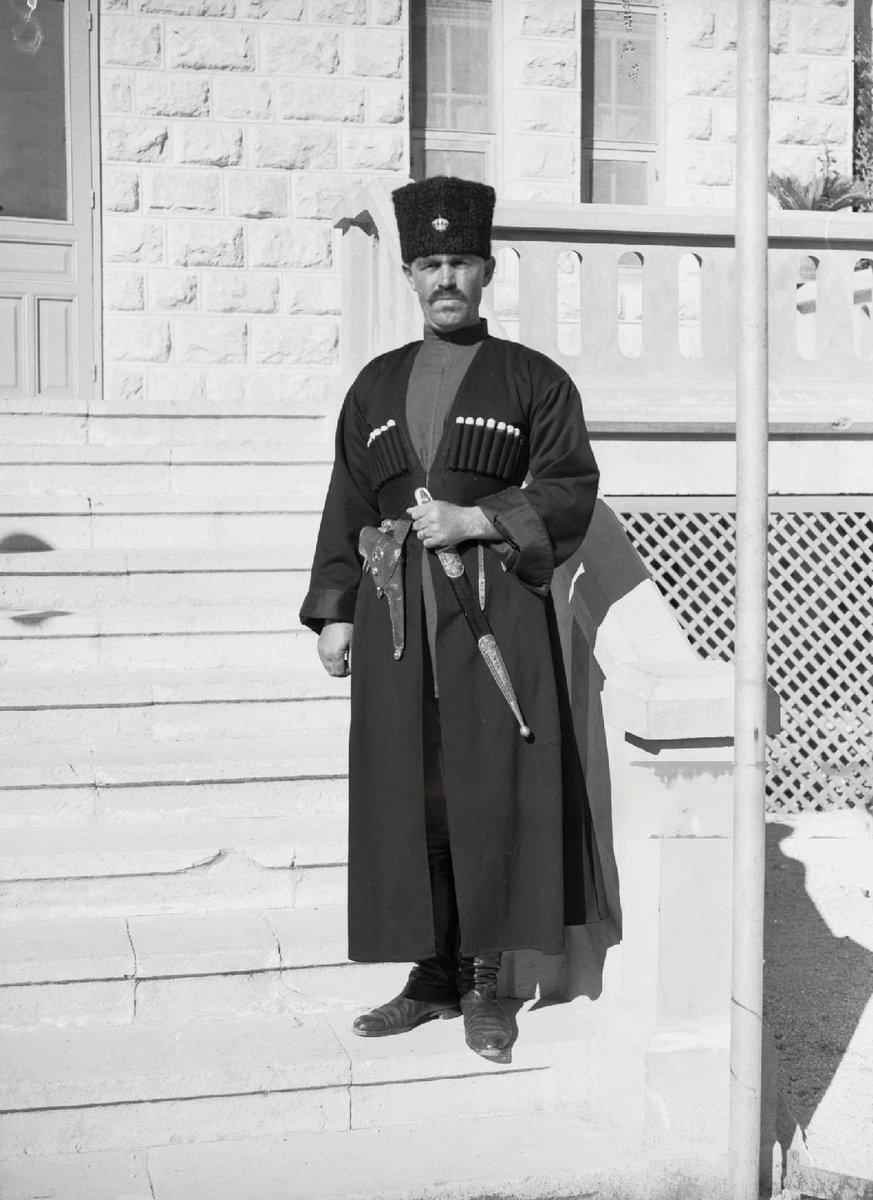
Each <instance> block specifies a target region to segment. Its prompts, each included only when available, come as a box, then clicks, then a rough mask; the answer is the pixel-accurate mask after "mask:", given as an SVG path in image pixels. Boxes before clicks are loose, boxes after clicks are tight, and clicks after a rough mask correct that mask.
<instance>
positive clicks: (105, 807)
mask: <svg viewBox="0 0 873 1200" xmlns="http://www.w3.org/2000/svg"><path fill="white" fill-rule="evenodd" d="M319 740H320V741H323V739H319ZM249 744H250V739H242V738H240V739H238V740H236V739H235V740H233V741H228V740H227V739H225V741H224V742H223V743H222V746H223V748H225V749H227V748H233V747H234V746H247V745H249ZM151 745H153V746H155V747H157V748H158V749H167V748H169V749H170V750H171V751H172V752H173V753H174V754H175V757H176V759H177V760H178V768H177V772H176V774H177V778H175V779H167V780H164V781H162V782H159V783H151V782H141V783H138V782H136V781H135V780H131V781H125V782H120V783H119V782H114V781H111V780H108V779H107V778H106V774H105V772H104V769H103V768H101V767H97V768H96V771H95V767H94V764H93V763H91V762H87V763H83V764H79V765H81V766H82V768H83V775H82V778H83V779H84V782H82V783H72V784H69V785H63V786H53V785H52V784H47V782H46V778H45V775H44V774H43V773H42V772H41V771H40V768H39V766H38V765H36V764H32V765H31V766H30V769H29V770H28V769H27V768H26V767H17V768H13V770H14V771H15V772H16V780H17V781H21V779H22V776H24V778H25V779H27V780H29V785H26V786H12V787H4V788H2V789H0V829H9V828H26V827H28V826H33V825H63V826H67V827H69V826H72V825H83V824H87V823H90V822H93V821H100V822H101V823H103V824H110V823H116V822H120V823H124V824H133V823H137V822H149V821H174V820H175V821H181V820H185V821H199V820H202V819H204V818H206V817H215V818H217V819H222V820H241V819H253V820H257V819H260V818H263V817H275V816H285V815H287V816H314V815H315V814H317V813H332V814H338V813H343V812H344V811H345V807H346V802H347V781H346V778H345V775H344V774H334V775H330V774H327V772H328V771H334V772H344V771H345V763H346V746H345V742H344V739H341V738H335V739H332V740H331V742H330V745H331V752H330V753H328V752H325V754H324V761H323V762H321V763H319V764H318V767H319V769H320V773H319V774H318V775H317V776H303V777H302V778H301V777H299V776H296V775H294V774H293V771H294V770H295V761H294V759H293V758H290V756H286V757H285V758H280V757H277V758H275V759H269V758H265V759H263V760H261V761H259V762H256V763H245V764H244V763H242V762H241V763H240V765H239V767H238V768H237V769H236V770H235V771H233V777H228V778H217V779H216V778H206V779H200V778H197V776H196V769H197V768H199V769H200V770H201V772H203V773H204V774H206V775H207V776H212V775H215V774H220V772H216V771H213V770H212V764H203V763H191V762H190V761H189V760H188V757H187V756H188V755H189V754H190V745H191V743H186V744H184V745H182V746H169V747H168V744H167V743H161V742H155V743H151ZM146 748H147V749H148V748H150V747H146ZM138 749H142V748H141V747H138ZM80 753H81V752H80ZM225 765H226V764H225ZM75 767H76V764H75V763H74V762H72V761H71V763H70V764H68V765H67V768H66V769H67V771H68V772H69V773H72V772H73V770H74V769H75ZM192 767H193V768H195V771H194V772H192V771H191V768H192ZM231 770H233V768H231ZM139 772H140V774H141V775H142V776H143V777H145V778H146V779H148V777H149V776H150V774H151V773H152V771H150V768H149V766H148V764H142V765H141V766H140V768H139ZM47 773H48V776H49V778H52V779H56V778H57V774H58V773H59V768H58V764H57V763H55V762H52V763H50V764H48V772H47ZM95 773H96V774H98V775H99V776H100V781H99V782H90V783H89V782H87V779H88V778H89V776H91V775H94V774H95ZM110 774H111V772H110Z"/></svg>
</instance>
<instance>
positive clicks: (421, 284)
mask: <svg viewBox="0 0 873 1200" xmlns="http://www.w3.org/2000/svg"><path fill="white" fill-rule="evenodd" d="M403 274H404V275H405V276H406V278H407V280H408V281H409V286H410V287H411V288H412V290H413V291H414V292H415V294H416V295H417V296H418V303H419V304H420V305H421V311H422V312H423V313H424V320H425V324H426V325H427V326H428V327H429V328H430V329H433V330H434V331H435V332H436V333H452V332H453V331H454V330H455V329H463V328H464V327H465V326H466V325H475V324H476V322H477V321H478V320H479V304H480V303H481V300H482V289H483V288H484V287H487V286H488V284H489V283H490V282H491V277H492V275H493V274H494V259H493V258H480V257H479V255H478V254H431V255H428V257H427V258H417V259H415V261H414V262H413V263H404V264H403Z"/></svg>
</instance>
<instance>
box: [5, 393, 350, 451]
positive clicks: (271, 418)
mask: <svg viewBox="0 0 873 1200" xmlns="http://www.w3.org/2000/svg"><path fill="white" fill-rule="evenodd" d="M140 407H142V406H140ZM332 438H333V428H332V427H331V428H328V425H327V423H326V421H325V418H324V417H323V416H315V415H298V414H295V413H294V412H291V411H285V410H284V409H283V407H282V406H280V405H275V406H269V405H258V406H257V407H255V406H252V409H251V411H249V412H246V411H240V406H239V405H231V404H224V405H222V404H220V403H218V402H216V403H215V405H214V407H213V408H212V410H211V411H206V412H199V413H193V412H176V413H166V412H164V413H160V412H146V411H141V412H137V411H131V412H129V413H119V412H102V413H101V412H95V413H93V414H92V415H86V414H85V413H81V412H47V413H28V412H3V411H0V444H2V445H4V446H5V445H18V446H32V445H41V446H55V445H63V446H71V445H86V444H88V445H94V446H129V445H137V446H143V445H148V446H204V445H209V446H224V447H227V448H231V447H233V448H236V449H239V447H241V446H258V445H265V444H272V445H277V446H283V445H288V446H303V445H309V446H312V447H313V448H314V449H317V450H319V451H320V452H321V453H323V452H324V451H325V450H326V449H329V447H330V445H331V442H332Z"/></svg>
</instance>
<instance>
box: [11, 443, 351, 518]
mask: <svg viewBox="0 0 873 1200" xmlns="http://www.w3.org/2000/svg"><path fill="white" fill-rule="evenodd" d="M84 449H86V450H87V451H89V453H88V454H84V455H82V459H81V461H73V462H71V461H64V460H61V461H53V456H52V455H45V454H43V455H42V456H41V457H38V455H37V453H36V451H31V452H29V454H28V458H27V460H26V461H18V462H15V461H12V462H10V461H9V458H10V454H9V452H8V451H7V452H6V453H2V454H0V473H2V478H3V487H4V488H6V489H8V490H9V491H10V492H13V493H14V494H15V495H16V496H19V497H22V498H24V497H49V496H87V497H89V498H91V500H92V501H95V500H102V501H109V500H110V498H111V497H114V496H132V495H136V496H152V497H155V499H159V498H162V497H166V496H205V495H208V494H210V493H214V494H215V495H217V496H224V497H226V496H229V495H237V494H242V495H248V494H251V493H253V492H256V493H257V494H258V495H259V496H262V497H270V501H271V502H272V501H273V500H275V499H278V500H281V502H282V503H283V504H285V505H294V506H301V507H304V508H305V507H309V506H310V505H312V504H315V503H317V504H319V506H320V504H321V502H322V501H323V499H324V496H325V493H326V491H327V485H328V481H329V479H330V464H329V463H324V462H299V461H296V460H295V459H293V458H292V457H291V456H290V455H285V457H284V460H282V459H259V458H258V457H257V456H255V455H254V454H251V455H249V456H248V457H247V458H246V457H243V458H242V459H241V460H237V461H230V460H228V461H211V462H210V461H208V460H209V454H208V452H202V451H201V454H200V458H201V459H204V460H206V461H185V460H184V459H180V458H179V457H173V456H171V455H170V454H169V452H167V451H164V452H163V454H162V457H161V458H160V459H158V458H157V457H156V458H155V461H152V462H148V461H144V462H141V461H138V460H137V459H136V458H134V459H130V460H122V459H121V457H120V456H119V455H112V454H110V455H109V456H108V457H107V449H106V448H103V447H101V448H100V450H101V452H102V453H101V455H96V456H95V455H94V454H93V448H92V447H84ZM186 449H187V448H186ZM125 450H126V452H127V453H129V454H134V453H135V451H134V450H133V449H130V450H127V448H125ZM240 453H241V454H242V453H243V452H242V451H241V452H240ZM168 458H169V461H167V459H168Z"/></svg>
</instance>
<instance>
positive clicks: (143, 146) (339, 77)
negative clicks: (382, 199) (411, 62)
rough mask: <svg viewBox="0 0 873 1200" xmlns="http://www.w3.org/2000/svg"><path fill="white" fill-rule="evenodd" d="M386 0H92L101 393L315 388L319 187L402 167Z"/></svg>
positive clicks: (325, 352)
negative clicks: (95, 12) (96, 4)
mask: <svg viewBox="0 0 873 1200" xmlns="http://www.w3.org/2000/svg"><path fill="white" fill-rule="evenodd" d="M406 31H407V21H406V13H405V5H404V3H403V0H103V6H102V13H101V18H100V65H101V103H100V108H101V112H100V117H101V127H102V139H103V144H102V151H101V154H102V198H103V286H104V291H103V302H104V362H105V378H104V393H105V396H106V398H107V400H108V401H109V403H110V404H112V405H113V406H114V407H117V408H120V409H122V410H123V409H125V408H129V409H130V408H134V407H139V408H142V407H143V406H144V407H146V408H148V409H152V410H154V409H156V408H158V409H160V410H162V411H166V412H172V411H173V410H174V409H175V410H178V411H197V410H198V409H200V408H208V407H209V406H211V405H222V404H226V405H228V406H230V407H234V406H236V405H244V406H246V407H249V408H251V410H252V411H257V410H258V408H259V407H261V408H263V407H264V406H273V405H275V404H277V403H279V404H282V405H288V406H291V407H294V408H300V409H302V410H303V411H319V410H321V409H322V408H324V407H325V406H327V405H328V404H330V403H331V402H333V400H334V399H335V398H334V396H333V393H334V392H335V390H336V387H337V379H338V368H339V346H338V342H339V314H340V274H339V264H338V262H337V258H336V252H337V248H338V239H337V237H336V235H335V234H334V232H333V228H332V226H333V221H332V216H333V210H334V208H335V206H336V204H337V203H338V202H339V201H340V200H341V199H342V198H343V197H344V196H345V195H346V194H348V192H349V191H351V190H352V189H353V187H354V186H356V185H357V184H358V183H359V182H360V181H361V180H362V179H368V178H371V177H372V176H373V175H388V176H391V177H394V176H399V177H400V179H401V180H403V179H405V178H406V177H407V171H408V161H409V153H408V123H407V119H406V114H407V109H408V87H407V73H408V71H407V55H408V47H407V32H406Z"/></svg>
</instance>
